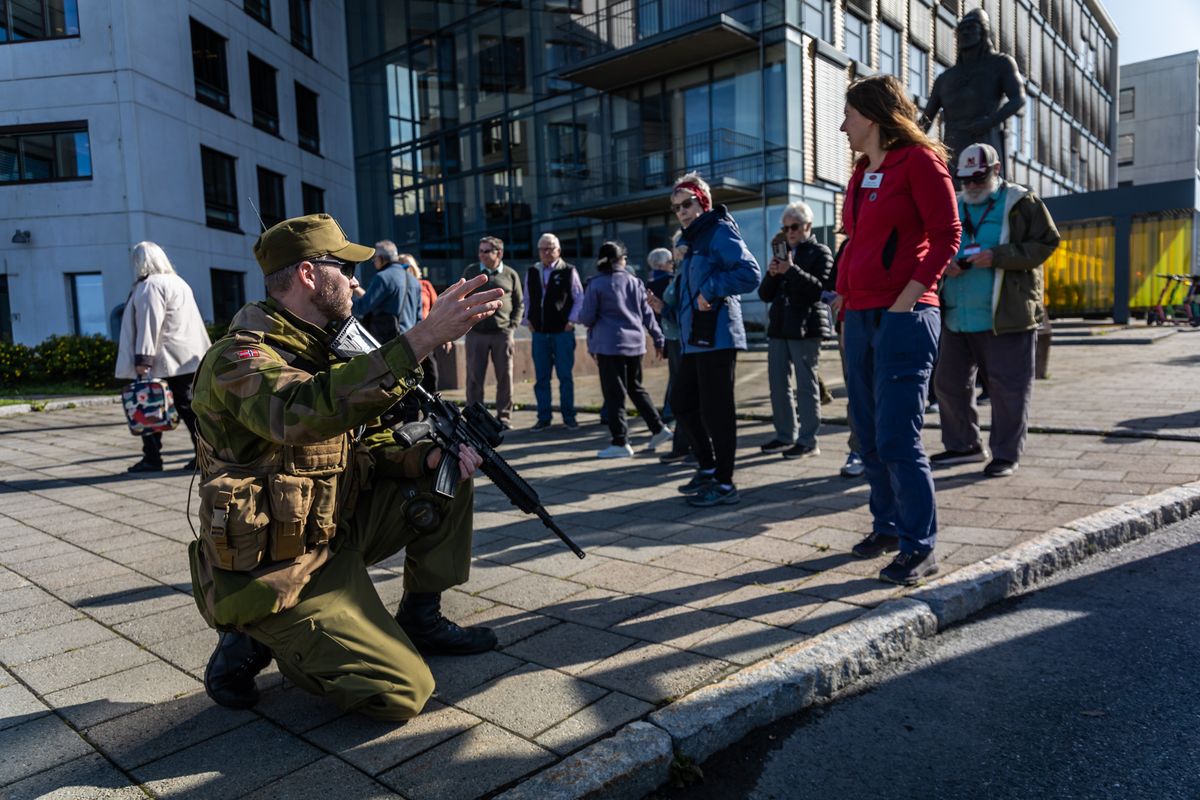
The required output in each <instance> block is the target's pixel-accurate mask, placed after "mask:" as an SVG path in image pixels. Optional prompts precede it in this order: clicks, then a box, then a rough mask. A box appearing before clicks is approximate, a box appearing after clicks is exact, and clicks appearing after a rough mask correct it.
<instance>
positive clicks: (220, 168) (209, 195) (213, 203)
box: [200, 147, 240, 232]
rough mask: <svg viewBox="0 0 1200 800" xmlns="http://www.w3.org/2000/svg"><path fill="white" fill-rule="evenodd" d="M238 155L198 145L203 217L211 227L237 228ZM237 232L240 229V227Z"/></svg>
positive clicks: (236, 229) (235, 229)
mask: <svg viewBox="0 0 1200 800" xmlns="http://www.w3.org/2000/svg"><path fill="white" fill-rule="evenodd" d="M236 166H237V159H235V158H233V157H232V156H227V155H225V154H224V153H219V152H217V151H216V150H210V149H209V148H207V147H201V148H200V171H201V172H202V173H203V175H204V221H205V224H207V225H208V227H210V228H221V229H222V230H227V231H239V229H238V202H237V170H236ZM239 232H240V231H239Z"/></svg>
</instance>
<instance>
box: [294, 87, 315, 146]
mask: <svg viewBox="0 0 1200 800" xmlns="http://www.w3.org/2000/svg"><path fill="white" fill-rule="evenodd" d="M296 133H297V136H298V138H299V140H300V146H301V147H303V148H304V149H305V150H307V151H309V152H310V153H320V152H321V126H320V124H319V123H318V122H317V93H316V92H314V91H313V90H312V89H308V88H306V87H304V86H301V85H300V84H298V83H297V84H296Z"/></svg>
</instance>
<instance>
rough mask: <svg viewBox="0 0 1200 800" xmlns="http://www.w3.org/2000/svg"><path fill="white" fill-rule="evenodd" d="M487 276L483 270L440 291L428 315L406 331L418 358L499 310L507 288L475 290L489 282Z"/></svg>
mask: <svg viewBox="0 0 1200 800" xmlns="http://www.w3.org/2000/svg"><path fill="white" fill-rule="evenodd" d="M487 279H488V278H487V275H484V274H480V275H476V276H475V277H474V278H472V279H471V280H469V281H464V280H461V279H460V280H459V281H458V283H456V284H454V285H453V286H451V287H450V288H449V289H447V290H446V291H444V292H442V293H441V294H440V295H438V297H437V299H436V300H434V301H433V305H432V306H430V307H429V313H428V314H427V315H426V316H425V319H423V320H421V321H420V322H418V323H417V324H416V325H414V326H413V327H412V329H411V330H409V331H408V332H407V333H406V334H404V338H406V339H407V340H408V345H409V347H411V348H412V349H413V354H414V355H415V356H416V357H417V360H418V361H420V360H422V359H423V358H425V356H427V355H429V354H430V353H432V352H433V350H434V348H436V347H440V346H441V345H443V344H445V343H446V342H453V341H454V340H455V339H457V338H458V337H460V336H463V335H464V334H466V332H467V331H469V330H471V328H472V327H473V326H474V325H475V323H476V322H479V321H480V320H481V319H486V318H487V317H490V316H491V315H492V314H495V313H496V310H497V309H499V308H500V303H501V301H500V298H501V297H502V296H503V295H504V290H503V289H489V290H487V291H480V292H476V291H475V290H476V289H478V288H479V287H481V286H483V285H484V284H485V283H487ZM472 292H474V294H472Z"/></svg>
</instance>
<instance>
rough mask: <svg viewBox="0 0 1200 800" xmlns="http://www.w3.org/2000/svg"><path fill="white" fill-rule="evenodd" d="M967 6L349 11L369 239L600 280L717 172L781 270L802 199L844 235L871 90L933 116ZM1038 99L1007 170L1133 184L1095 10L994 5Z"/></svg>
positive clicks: (1035, 182) (363, 5)
mask: <svg viewBox="0 0 1200 800" xmlns="http://www.w3.org/2000/svg"><path fill="white" fill-rule="evenodd" d="M978 5H979V3H978V2H959V0H943V2H938V3H936V4H935V3H934V2H933V0H754V1H753V2H746V1H745V0H619V1H618V2H597V1H596V0H512V1H511V2H433V1H431V0H411V1H410V2H405V3H393V2H386V0H347V3H346V8H347V25H348V38H349V42H350V64H351V66H350V76H351V93H352V102H353V107H354V112H355V129H354V137H355V138H354V150H355V159H356V167H357V186H358V197H359V214H360V228H361V229H362V230H363V232H364V235H367V236H376V235H379V236H383V235H388V236H390V237H392V238H394V239H395V240H396V241H397V243H398V244H399V245H400V246H401V248H402V249H405V250H409V251H411V252H413V253H414V254H416V255H417V256H418V258H420V259H421V260H422V262H423V263H424V264H425V265H426V266H429V267H431V269H432V272H433V276H434V279H435V282H444V281H447V280H450V279H451V278H453V277H457V275H458V274H459V272H460V271H461V270H462V268H463V266H464V265H465V264H467V263H469V262H471V261H473V260H474V252H475V245H476V241H477V240H478V238H479V237H480V236H482V235H485V234H492V235H497V236H500V237H501V238H502V239H504V240H505V241H506V243H507V252H506V258H507V260H508V261H510V262H511V263H513V264H517V265H523V264H526V263H529V262H530V261H532V260H533V258H534V256H535V253H534V247H535V242H536V240H537V238H538V235H539V234H541V233H542V232H544V231H553V232H554V233H556V234H558V236H559V238H560V239H561V240H562V242H563V251H564V255H565V256H566V257H567V258H568V259H569V260H573V261H575V262H576V263H578V264H579V265H581V266H588V265H590V262H591V259H592V258H593V256H594V254H595V252H596V249H597V248H598V247H599V245H600V243H601V242H602V241H603V240H604V239H606V238H610V237H615V238H619V239H621V240H623V241H624V242H625V243H626V244H627V245H628V246H629V249H630V254H631V257H632V259H635V260H639V261H640V260H641V259H642V258H643V257H644V256H645V254H646V253H647V252H648V251H649V250H650V249H651V248H653V247H658V246H662V245H664V244H666V243H667V241H668V239H669V237H670V235H671V233H672V231H673V230H674V229H675V221H674V219H673V217H672V216H671V215H670V214H669V213H668V211H669V209H668V198H667V195H668V191H669V187H670V185H671V183H672V182H673V180H674V179H675V178H676V177H677V176H679V175H680V174H682V173H683V172H685V171H687V170H692V169H695V170H699V171H700V172H701V173H702V174H703V175H704V176H705V177H706V178H707V179H708V180H709V182H710V183H711V184H712V185H713V188H714V193H715V195H716V199H717V201H718V202H722V203H725V204H727V205H728V207H729V209H730V211H731V212H732V213H733V215H734V217H735V218H736V219H737V221H738V224H739V226H740V227H741V229H742V232H743V234H744V235H745V237H746V239H747V241H748V243H749V244H750V246H751V247H752V248H753V250H754V252H755V253H757V254H759V255H760V257H762V258H765V253H766V250H767V243H768V241H769V238H770V236H771V235H772V233H773V231H774V230H775V229H776V226H777V225H778V220H779V215H780V212H781V210H782V209H783V207H784V206H785V205H786V204H787V203H788V202H791V201H794V200H805V201H807V202H808V203H809V204H810V205H811V206H812V207H813V209H814V211H815V214H816V228H817V233H818V236H820V237H821V238H822V239H824V240H825V241H827V242H832V241H833V239H834V231H835V229H836V227H837V212H838V209H839V207H840V206H839V203H840V198H841V193H842V188H843V186H844V183H845V181H846V180H847V178H848V176H849V166H850V153H849V151H848V148H847V145H846V139H845V137H844V135H843V134H842V133H841V132H840V131H839V130H838V128H839V125H840V123H841V118H842V108H843V102H844V92H845V89H846V87H847V85H848V83H849V81H850V80H852V79H853V78H855V77H856V76H860V75H865V74H872V73H874V72H877V71H883V72H890V73H894V74H896V75H897V76H899V77H900V78H901V79H902V80H903V81H905V83H906V84H907V85H908V87H909V89H910V91H911V93H912V95H913V96H914V97H916V98H917V99H918V102H919V104H920V105H922V106H923V104H924V101H925V98H926V97H927V96H928V94H929V90H930V88H931V86H932V82H933V80H934V79H935V78H936V76H937V75H938V74H940V72H941V71H942V70H944V69H945V68H946V67H948V66H950V65H952V64H953V63H954V58H955V42H954V26H955V24H956V22H957V20H958V19H959V18H960V17H961V15H962V14H963V13H965V12H966V11H968V10H970V9H971V8H974V7H977V6H978ZM983 7H984V8H985V9H986V10H987V11H988V13H989V15H990V16H991V20H992V28H993V35H994V39H995V45H996V47H997V48H998V49H1000V50H1002V51H1004V52H1007V53H1010V54H1012V55H1013V56H1014V57H1015V58H1016V60H1017V63H1018V64H1019V66H1020V69H1021V71H1022V73H1023V75H1024V76H1025V78H1026V89H1027V92H1028V100H1027V102H1026V107H1025V109H1024V111H1023V113H1022V114H1020V115H1019V116H1017V117H1015V118H1013V119H1012V120H1010V121H1009V136H1010V139H1009V142H1010V147H1009V148H1008V150H1009V154H1010V155H1009V157H1010V163H1009V165H1008V166H1009V175H1010V176H1012V177H1013V178H1014V179H1015V180H1018V181H1021V182H1023V183H1027V184H1029V185H1031V186H1032V187H1033V188H1034V189H1036V190H1037V191H1038V192H1040V193H1041V194H1043V195H1047V196H1049V195H1055V194H1062V193H1066V192H1076V191H1085V190H1090V189H1100V188H1107V187H1109V186H1112V185H1114V184H1115V179H1116V172H1115V169H1116V168H1115V164H1114V162H1113V159H1112V153H1113V149H1114V145H1115V141H1116V131H1115V109H1114V100H1115V96H1116V81H1117V66H1116V65H1117V56H1116V50H1117V48H1116V37H1117V32H1116V29H1115V27H1114V26H1113V24H1112V22H1111V20H1110V19H1109V17H1108V15H1107V14H1106V13H1105V11H1104V9H1103V8H1102V6H1101V5H1100V3H1099V2H1098V1H1097V0H1041V2H1029V1H1028V0H985V2H984V3H983Z"/></svg>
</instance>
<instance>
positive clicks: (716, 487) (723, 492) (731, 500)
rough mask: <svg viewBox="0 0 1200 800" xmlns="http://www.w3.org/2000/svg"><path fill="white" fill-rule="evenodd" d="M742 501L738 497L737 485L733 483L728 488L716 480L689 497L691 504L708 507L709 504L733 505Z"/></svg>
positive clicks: (688, 500) (688, 501) (689, 503)
mask: <svg viewBox="0 0 1200 800" xmlns="http://www.w3.org/2000/svg"><path fill="white" fill-rule="evenodd" d="M740 502H741V498H740V497H738V492H737V487H736V486H734V485H733V484H732V483H731V484H729V486H728V487H726V488H721V484H719V483H717V482H716V481H710V482H709V483H708V485H707V486H705V487H704V488H703V489H701V490H700V491H699V493H697V494H694V495H692V496H691V497H689V498H688V499H687V503H688V505H689V506H699V507H700V508H707V507H708V506H732V505H737V504H738V503H740Z"/></svg>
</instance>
